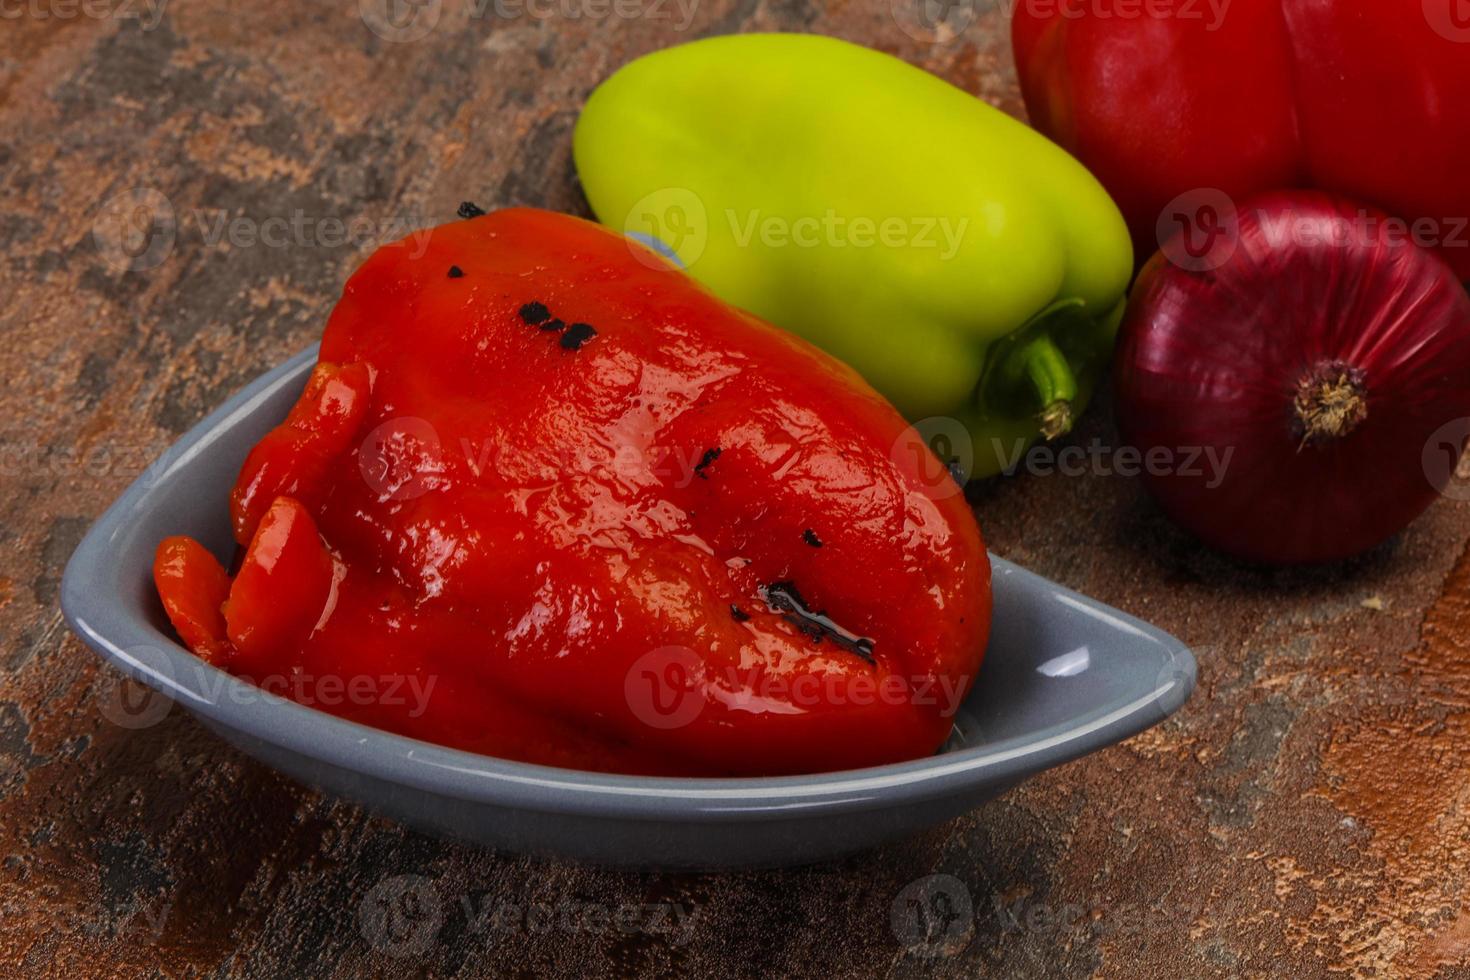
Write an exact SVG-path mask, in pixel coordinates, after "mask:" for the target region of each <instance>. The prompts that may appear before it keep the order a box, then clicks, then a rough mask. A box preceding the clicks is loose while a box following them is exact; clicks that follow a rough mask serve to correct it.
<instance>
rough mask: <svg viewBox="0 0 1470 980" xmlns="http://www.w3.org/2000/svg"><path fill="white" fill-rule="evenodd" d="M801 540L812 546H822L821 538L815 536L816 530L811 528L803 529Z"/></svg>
mask: <svg viewBox="0 0 1470 980" xmlns="http://www.w3.org/2000/svg"><path fill="white" fill-rule="evenodd" d="M801 540H803V541H805V542H806V543H807V544H809V545H811V546H812V547H813V548H820V547H821V546H822V539H821V538H819V537H817V532H816V531H813V530H812V529H811V528H807V529H806V530H805V531H802V532H801Z"/></svg>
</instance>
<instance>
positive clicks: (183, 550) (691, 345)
mask: <svg viewBox="0 0 1470 980" xmlns="http://www.w3.org/2000/svg"><path fill="white" fill-rule="evenodd" d="M466 213H468V214H470V215H473V217H472V218H471V220H466V221H461V222H457V223H454V224H451V225H446V226H443V227H440V228H436V229H434V230H433V231H432V233H431V234H430V235H429V236H428V237H427V242H428V245H427V249H426V251H425V252H424V253H423V254H422V255H418V254H416V252H415V250H414V249H410V248H407V247H404V246H387V247H385V248H382V249H380V250H379V251H378V252H377V253H376V254H375V255H373V256H372V257H371V258H370V259H368V261H367V262H366V263H365V264H364V265H363V267H362V268H361V269H359V270H358V272H357V273H356V274H355V275H354V276H353V277H352V278H351V280H350V281H349V282H348V284H347V287H346V290H345V292H344V295H343V297H342V300H341V302H340V303H339V304H338V305H337V308H336V310H335V311H334V312H333V314H332V316H331V319H330V322H329V323H328V325H327V329H326V334H325V336H324V338H323V341H322V347H321V361H320V364H319V365H318V367H317V368H316V370H315V372H314V373H313V375H312V377H311V379H310V381H309V382H308V384H307V386H306V390H305V392H304V393H303V394H302V396H301V399H300V401H299V402H298V404H297V405H296V407H295V409H293V410H292V412H291V413H290V416H289V417H288V418H287V419H286V420H285V421H284V422H283V423H282V424H281V425H280V426H279V427H278V428H277V429H275V430H274V431H273V432H271V433H270V434H268V435H267V436H266V437H265V438H264V439H262V440H261V442H260V443H259V444H258V445H257V446H256V448H255V450H254V451H253V452H252V453H251V454H250V455H249V457H248V459H247V460H246V463H245V465H244V468H243V470H242V472H241V474H240V478H239V481H238V483H237V485H236V487H235V492H234V493H233V494H232V497H231V503H232V514H233V518H234V530H235V534H236V538H237V541H238V542H240V544H241V545H245V544H247V543H248V549H247V550H246V552H245V554H244V558H243V560H242V564H241V567H240V569H239V571H238V572H237V573H236V575H235V577H234V580H233V582H231V581H230V580H229V579H228V578H227V577H226V576H225V574H224V572H223V570H222V569H221V568H220V566H219V564H218V563H217V562H216V561H215V560H214V559H213V558H212V557H210V556H209V555H208V553H206V552H204V551H203V549H202V548H199V546H198V545H195V544H194V543H193V542H191V541H189V540H188V539H181V538H171V539H169V540H168V541H165V542H164V544H163V545H162V547H161V548H160V553H159V562H158V572H157V574H156V580H157V585H158V588H159V591H160V593H161V595H162V596H163V599H164V605H165V608H166V609H167V611H168V613H169V615H170V617H171V618H172V619H173V621H174V623H175V626H176V627H177V628H178V630H179V633H180V636H181V637H182V638H183V639H184V640H185V642H187V643H188V644H189V645H190V646H192V647H193V648H194V649H195V650H197V651H199V652H200V654H201V655H203V656H207V657H209V658H210V659H211V660H212V661H214V662H217V663H220V664H222V665H223V666H224V667H226V668H227V669H229V670H231V671H233V672H235V673H238V674H241V675H244V676H246V677H249V678H251V679H252V680H254V681H256V682H257V683H258V684H260V685H261V686H263V687H265V688H267V689H268V690H272V691H274V692H275V693H280V694H286V695H289V696H291V697H294V698H296V699H297V700H299V701H302V702H303V703H306V704H311V705H315V706H317V707H321V708H324V709H326V710H329V711H333V712H335V713H338V714H341V715H344V716H346V717H349V718H353V719H356V720H359V721H363V722H366V723H369V724H374V725H378V726H380V727H384V728H387V729H391V730H393V731H396V732H400V733H403V734H407V735H411V736H416V737H419V738H424V739H428V740H432V741H436V742H441V743H444V744H448V745H452V746H456V747H460V748H467V749H471V750H476V751H481V752H486V753H489V754H495V755H501V756H506V757H510V758H515V759H522V760H529V761H534V762H541V763H549V764H557V765H564V766H572V767H578V768H592V769H603V770H615V771H624V772H640V773H666V774H691V775H692V774H703V775H736V774H770V773H794V772H809V771H818V770H826V769H838V768H848V767H854V766H863V765H871V764H878V763H885V762H893V761H898V760H902V759H907V758H913V757H916V756H922V755H925V754H928V753H930V752H933V751H934V750H935V749H936V748H937V747H938V746H939V745H940V744H941V743H942V742H943V740H944V739H945V737H946V736H947V734H948V732H949V730H950V727H951V723H952V722H951V716H952V714H953V710H954V708H955V707H957V706H958V704H959V701H960V700H961V699H962V698H963V696H964V695H965V693H966V692H967V691H968V690H969V687H970V684H971V682H972V681H973V679H974V676H975V672H976V670H977V668H978V666H979V663H980V659H981V656H982V653H983V650H984V646H985V643H986V639H987V636H988V630H989V620H990V585H989V583H990V568H989V563H988V561H987V559H986V555H985V551H984V548H983V545H982V543H981V539H980V534H979V531H978V529H977V528H976V526H975V521H974V517H973V515H972V514H971V513H970V510H969V508H968V506H967V505H966V503H965V501H964V498H963V496H962V495H961V494H960V493H959V492H958V487H956V486H955V485H953V484H952V483H949V482H945V483H943V484H940V483H935V482H926V481H932V480H933V479H934V477H935V475H936V474H937V473H938V472H941V471H942V468H941V467H940V466H939V464H938V461H937V460H935V459H934V458H933V457H932V456H931V455H930V454H929V450H928V448H927V447H926V446H925V444H924V442H923V439H922V437H921V436H920V435H919V434H918V433H917V432H915V431H914V430H913V429H911V428H909V427H908V426H907V424H906V423H905V422H904V421H903V420H902V419H901V418H900V417H899V415H898V413H897V412H896V411H895V410H894V409H893V408H892V407H891V406H889V405H888V404H887V403H886V402H885V401H883V400H882V399H881V398H880V397H879V396H878V395H877V394H875V393H874V392H873V390H872V389H871V388H869V387H868V385H867V384H866V383H865V382H863V381H862V380H861V379H860V378H859V377H858V376H857V374H855V373H854V372H853V371H851V370H849V369H848V368H846V367H845V366H843V365H842V364H840V363H838V362H837V361H835V360H833V359H832V358H831V357H829V356H828V355H826V354H824V353H822V352H820V351H819V350H817V349H816V348H815V347H812V346H810V345H809V344H807V343H806V342H805V341H803V340H800V339H798V338H796V337H794V336H792V335H790V334H787V333H784V332H782V331H779V330H776V329H774V328H772V327H770V326H768V325H766V324H764V323H762V322H760V321H758V320H756V319H754V318H753V317H751V316H749V315H747V314H745V313H742V312H740V311H738V310H736V309H734V308H732V307H729V306H726V305H724V304H723V303H721V302H720V301H719V300H717V299H715V298H714V297H713V296H712V295H711V294H709V293H708V292H706V291H705V290H704V289H703V288H702V287H700V286H698V285H696V284H695V283H694V282H693V280H691V279H689V278H687V277H686V276H684V275H683V274H682V273H680V272H679V271H677V270H674V269H672V268H671V267H669V266H667V265H666V264H664V263H663V261H662V260H661V259H659V258H658V257H657V256H655V255H654V253H652V252H650V251H647V250H645V249H643V248H642V246H639V245H635V244H632V243H629V242H628V241H626V240H624V239H622V238H621V237H619V236H617V235H615V234H613V233H611V232H609V231H606V230H604V229H602V228H599V227H598V226H596V225H593V224H590V223H588V222H585V221H581V220H578V219H575V218H570V217H567V216H564V215H556V214H550V213H546V212H539V211H531V210H512V211H500V212H496V213H494V214H490V215H476V212H475V211H474V210H473V209H471V210H468V211H467V212H466ZM943 479H944V480H945V481H947V480H948V477H944V478H943ZM221 607H222V608H223V613H222V614H220V612H219V610H220V608H221ZM354 688H355V689H356V691H357V694H356V695H354V694H353V691H354Z"/></svg>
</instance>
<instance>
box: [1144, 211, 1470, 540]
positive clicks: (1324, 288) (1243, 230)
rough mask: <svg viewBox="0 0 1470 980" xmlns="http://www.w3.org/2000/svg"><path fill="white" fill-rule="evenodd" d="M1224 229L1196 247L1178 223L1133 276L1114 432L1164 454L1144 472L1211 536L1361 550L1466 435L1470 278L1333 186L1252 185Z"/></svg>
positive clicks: (1189, 524) (1407, 515) (1424, 500)
mask: <svg viewBox="0 0 1470 980" xmlns="http://www.w3.org/2000/svg"><path fill="white" fill-rule="evenodd" d="M1220 227H1221V233H1220V234H1218V235H1216V236H1215V238H1214V240H1213V242H1211V243H1209V244H1208V247H1207V248H1205V247H1203V245H1202V247H1201V249H1200V251H1202V252H1203V255H1202V256H1200V257H1199V258H1198V261H1196V260H1194V259H1191V258H1189V257H1187V253H1184V252H1181V251H1180V248H1181V243H1180V240H1177V239H1178V236H1176V240H1175V241H1172V242H1170V243H1166V245H1165V247H1164V249H1163V250H1162V251H1160V252H1159V253H1157V254H1155V255H1154V257H1153V258H1152V259H1151V260H1150V261H1149V262H1148V264H1147V265H1146V266H1145V267H1144V269H1143V271H1142V272H1141V273H1140V275H1139V279H1138V282H1137V283H1136V284H1135V287H1134V291H1133V295H1132V298H1131V300H1130V302H1129V306H1128V312H1127V315H1126V317H1125V319H1124V322H1123V325H1122V327H1121V328H1120V335H1119V344H1118V351H1117V359H1116V361H1115V381H1116V384H1115V392H1116V399H1117V418H1118V426H1119V429H1120V432H1121V434H1122V436H1123V439H1124V441H1125V442H1126V443H1128V444H1130V445H1133V446H1136V447H1138V449H1140V450H1141V451H1144V452H1147V451H1148V450H1149V449H1155V451H1156V456H1155V459H1156V460H1157V459H1162V458H1163V456H1162V454H1161V453H1160V452H1159V447H1162V449H1163V450H1167V451H1168V452H1169V453H1170V454H1172V456H1171V458H1172V461H1173V462H1172V463H1171V464H1170V465H1169V466H1167V467H1164V466H1153V467H1146V468H1145V469H1146V470H1150V469H1151V470H1153V472H1145V474H1144V477H1143V479H1144V481H1145V483H1146V485H1147V486H1148V489H1149V490H1150V492H1151V493H1152V494H1153V495H1154V496H1155V497H1156V498H1157V499H1158V501H1159V503H1160V505H1161V506H1162V507H1163V509H1164V511H1165V512H1166V513H1167V514H1168V515H1169V516H1170V517H1171V518H1172V519H1173V520H1175V521H1176V522H1178V523H1179V524H1180V525H1182V526H1183V527H1185V528H1186V529H1188V530H1189V531H1191V532H1193V533H1194V534H1195V535H1197V536H1198V537H1199V538H1200V539H1201V540H1203V541H1204V542H1206V543H1207V544H1209V545H1212V546H1213V547H1215V548H1218V549H1220V550H1221V551H1224V552H1227V553H1229V554H1232V555H1235V556H1237V557H1240V558H1245V559H1248V560H1253V561H1261V562H1268V563H1273V564H1301V563H1315V562H1328V561H1335V560H1339V559H1343V558H1347V557H1350V556H1352V555H1356V554H1359V553H1361V552H1363V551H1366V550H1368V549H1369V548H1372V547H1373V546H1374V545H1377V544H1379V543H1380V542H1382V541H1384V540H1386V539H1388V538H1390V537H1392V536H1393V535H1394V534H1397V533H1398V532H1399V531H1401V530H1403V528H1405V527H1406V526H1407V525H1408V524H1409V522H1411V521H1412V520H1413V519H1414V518H1415V517H1417V516H1418V515H1419V514H1420V513H1421V512H1422V511H1423V510H1424V508H1425V507H1427V506H1428V505H1429V504H1430V503H1431V502H1432V501H1433V500H1434V499H1435V496H1436V495H1437V494H1438V493H1439V492H1440V491H1441V490H1443V489H1444V486H1445V485H1446V483H1447V482H1448V480H1449V479H1450V478H1451V477H1452V475H1453V470H1454V466H1455V463H1456V461H1457V460H1458V458H1459V455H1460V453H1461V451H1462V450H1463V448H1464V442H1465V436H1466V434H1467V433H1470V294H1467V293H1466V291H1465V288H1464V287H1463V286H1462V285H1461V284H1460V283H1459V282H1458V281H1457V280H1456V278H1455V276H1454V274H1453V273H1452V272H1451V271H1450V268H1449V267H1448V266H1447V265H1446V264H1445V263H1444V261H1443V260H1441V259H1440V258H1438V257H1437V256H1435V255H1434V254H1432V253H1431V252H1429V251H1427V250H1426V249H1424V248H1421V247H1420V246H1419V245H1416V244H1415V243H1414V242H1413V241H1412V238H1411V236H1409V235H1408V234H1407V233H1406V232H1405V231H1404V229H1403V227H1402V225H1394V224H1392V223H1390V222H1389V220H1388V219H1387V218H1386V217H1385V216H1384V215H1382V214H1379V213H1378V212H1376V211H1373V210H1371V209H1365V208H1363V207H1361V206H1360V205H1358V204H1355V203H1352V202H1349V201H1345V200H1342V199H1340V198H1337V197H1332V196H1329V195H1326V194H1321V193H1316V192H1305V191H1292V192H1279V193H1271V194H1266V195H1260V196H1257V197H1255V198H1252V199H1251V200H1248V201H1245V202H1242V203H1241V204H1240V206H1239V207H1238V208H1237V209H1236V211H1235V215H1234V219H1233V220H1226V221H1224V222H1222V223H1221V225H1220ZM1193 241H1196V242H1198V241H1199V237H1198V235H1196V238H1195V239H1193ZM1170 255H1173V256H1176V257H1180V256H1185V257H1184V258H1182V260H1181V261H1179V262H1176V261H1172V260H1171V259H1170ZM1324 366H1325V367H1324ZM1314 373H1315V374H1314ZM1314 376H1315V377H1316V379H1317V380H1316V382H1305V381H1304V379H1308V378H1312V377H1314ZM1304 383H1305V384H1307V387H1306V388H1305V389H1303V388H1302V387H1301V386H1302V385H1303V384H1304ZM1303 392H1305V394H1303ZM1299 396H1300V397H1299ZM1358 396H1360V400H1357V401H1355V400H1354V399H1355V398H1356V397H1358ZM1299 402H1300V404H1299ZM1457 420H1467V421H1460V422H1457ZM1194 448H1198V449H1200V450H1201V451H1203V450H1205V449H1206V448H1212V449H1213V450H1214V452H1215V454H1216V456H1215V458H1216V459H1220V458H1222V457H1223V456H1224V454H1225V453H1226V452H1227V451H1228V452H1230V457H1229V461H1228V463H1227V464H1226V465H1225V466H1224V475H1223V477H1222V478H1219V479H1218V481H1216V477H1217V475H1218V474H1217V473H1214V472H1212V471H1211V469H1210V467H1209V466H1208V465H1204V464H1203V463H1200V462H1198V461H1197V464H1196V467H1194V468H1193V469H1198V470H1199V471H1200V472H1198V473H1195V472H1193V471H1192V469H1191V468H1187V467H1185V466H1184V465H1183V464H1184V463H1185V462H1186V457H1187V456H1188V454H1189V452H1190V451H1191V450H1192V449H1194ZM1164 470H1168V472H1164ZM1211 483H1215V484H1216V485H1214V486H1211V485H1209V484H1211Z"/></svg>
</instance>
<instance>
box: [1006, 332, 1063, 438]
mask: <svg viewBox="0 0 1470 980" xmlns="http://www.w3.org/2000/svg"><path fill="white" fill-rule="evenodd" d="M1004 373H1005V375H1006V376H1007V377H1008V378H1010V379H1014V382H1015V383H1016V384H1017V385H1019V384H1020V383H1021V379H1022V378H1025V379H1026V380H1027V381H1028V382H1029V383H1030V388H1031V391H1032V392H1033V393H1034V395H1035V399H1036V404H1037V405H1039V406H1040V407H1041V411H1040V412H1038V413H1037V415H1036V421H1037V422H1038V423H1040V425H1041V434H1042V436H1044V437H1045V438H1047V439H1055V438H1057V437H1058V436H1062V435H1066V434H1067V433H1068V432H1069V431H1071V428H1072V402H1073V401H1075V400H1076V398H1077V379H1076V378H1075V377H1074V376H1073V375H1072V368H1071V366H1070V365H1069V364H1068V363H1067V358H1066V355H1064V354H1063V353H1062V352H1061V351H1060V350H1058V349H1057V345H1056V344H1054V343H1053V342H1052V339H1051V337H1049V336H1047V335H1046V334H1044V333H1038V334H1037V335H1036V336H1034V337H1032V338H1031V339H1029V340H1027V341H1026V343H1024V344H1023V345H1021V346H1020V347H1018V348H1016V350H1015V351H1013V352H1012V353H1011V354H1010V356H1009V357H1007V358H1006V363H1005V366H1004Z"/></svg>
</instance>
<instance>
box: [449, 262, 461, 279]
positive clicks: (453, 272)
mask: <svg viewBox="0 0 1470 980" xmlns="http://www.w3.org/2000/svg"><path fill="white" fill-rule="evenodd" d="M449 278H451V279H463V278H464V270H463V269H461V268H460V267H459V266H457V265H451V266H450V267H449Z"/></svg>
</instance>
